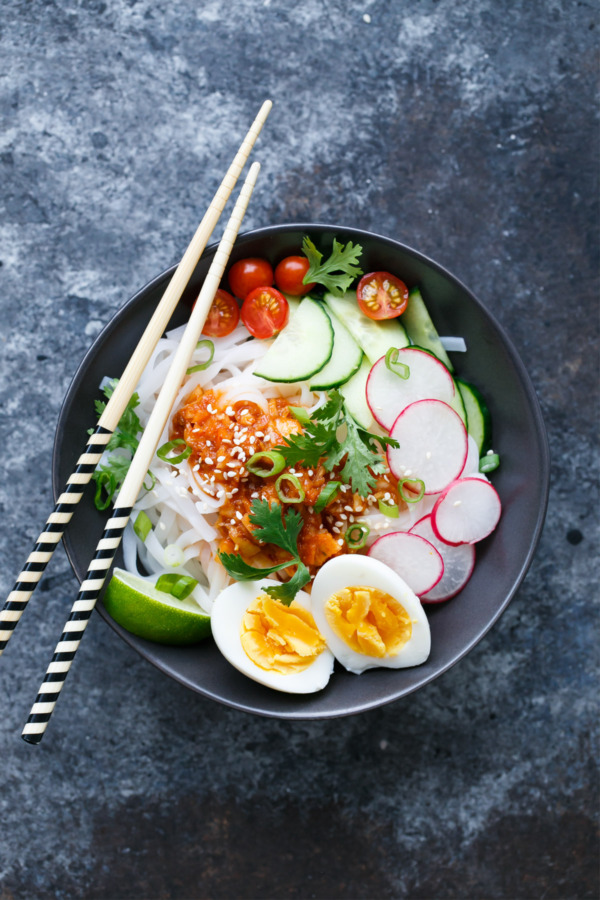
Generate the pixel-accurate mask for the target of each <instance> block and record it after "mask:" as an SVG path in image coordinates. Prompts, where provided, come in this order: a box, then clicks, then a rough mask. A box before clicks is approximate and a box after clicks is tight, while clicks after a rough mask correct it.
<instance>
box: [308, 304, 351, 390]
mask: <svg viewBox="0 0 600 900" xmlns="http://www.w3.org/2000/svg"><path fill="white" fill-rule="evenodd" d="M329 318H330V319H331V325H332V327H333V351H332V353H331V357H330V359H329V362H327V363H325V365H324V366H323V368H322V369H319V371H318V372H317V373H316V375H313V379H312V383H311V385H310V389H311V391H326V390H328V389H329V388H334V387H339V385H341V384H344V383H345V382H346V381H348V379H350V378H352V376H353V375H354V373H355V372H356V371H357V369H358V368H359V366H360V364H361V362H362V359H363V352H362V350H361V349H360V347H359V346H358V344H357V343H356V341H355V340H354V338H353V337H352V335H351V334H350V332H349V331H348V329H347V328H346V326H345V325H343V324H342V323H341V322H340V320H339V319H338V318H336V316H334V315H331V316H330V317H329Z"/></svg>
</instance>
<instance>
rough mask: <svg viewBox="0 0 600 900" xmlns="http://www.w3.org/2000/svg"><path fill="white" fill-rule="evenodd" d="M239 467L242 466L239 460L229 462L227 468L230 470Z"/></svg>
mask: <svg viewBox="0 0 600 900" xmlns="http://www.w3.org/2000/svg"><path fill="white" fill-rule="evenodd" d="M239 465H240V464H239V462H238V461H237V460H234V462H228V463H227V467H228V468H229V469H237V468H238V467H239Z"/></svg>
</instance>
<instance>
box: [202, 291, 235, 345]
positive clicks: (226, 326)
mask: <svg viewBox="0 0 600 900" xmlns="http://www.w3.org/2000/svg"><path fill="white" fill-rule="evenodd" d="M239 321H240V308H239V306H238V305H237V300H236V299H235V297H232V296H231V294H228V293H227V291H223V290H221V288H219V290H218V291H217V293H216V294H215V299H214V300H213V302H212V306H211V308H210V309H209V311H208V316H207V317H206V322H205V323H204V328H203V329H202V334H206V335H207V336H208V337H225V335H226V334H231V332H232V331H233V329H234V328H235V326H236V325H237V323H238V322H239Z"/></svg>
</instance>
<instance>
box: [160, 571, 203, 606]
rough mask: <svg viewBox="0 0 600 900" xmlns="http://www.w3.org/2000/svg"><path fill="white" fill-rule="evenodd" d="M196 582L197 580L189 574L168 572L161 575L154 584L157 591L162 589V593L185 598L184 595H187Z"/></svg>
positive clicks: (180, 598)
mask: <svg viewBox="0 0 600 900" xmlns="http://www.w3.org/2000/svg"><path fill="white" fill-rule="evenodd" d="M197 584H198V582H197V581H196V579H195V578H191V577H190V576H189V575H175V574H172V573H169V574H168V575H161V576H160V578H159V579H158V581H157V582H156V584H155V585H154V586H155V588H156V590H157V591H162V592H163V593H164V594H171V595H172V596H173V597H177V599H178V600H185V598H186V597H189V595H190V594H191V593H192V591H193V590H194V588H195V587H196V585H197Z"/></svg>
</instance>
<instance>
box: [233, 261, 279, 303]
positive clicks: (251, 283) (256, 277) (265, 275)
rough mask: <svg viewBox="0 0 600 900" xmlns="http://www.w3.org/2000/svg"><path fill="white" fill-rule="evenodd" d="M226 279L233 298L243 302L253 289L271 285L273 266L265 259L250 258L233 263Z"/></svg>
mask: <svg viewBox="0 0 600 900" xmlns="http://www.w3.org/2000/svg"><path fill="white" fill-rule="evenodd" d="M227 277H228V279H229V287H230V288H231V290H232V291H233V293H234V294H235V296H236V297H239V298H240V300H245V299H246V297H247V296H248V294H249V293H250V291H253V290H254V289H255V288H257V287H264V286H265V285H271V284H273V266H272V265H271V263H270V262H267V260H266V259H258V258H257V257H254V256H251V257H248V259H239V260H238V261H237V262H236V263H234V264H233V265H232V267H231V268H230V270H229V274H228V276H227Z"/></svg>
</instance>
